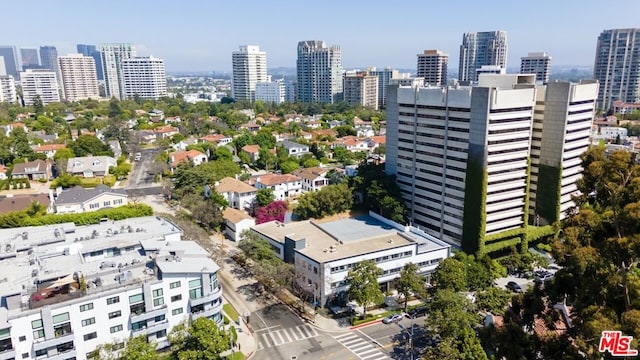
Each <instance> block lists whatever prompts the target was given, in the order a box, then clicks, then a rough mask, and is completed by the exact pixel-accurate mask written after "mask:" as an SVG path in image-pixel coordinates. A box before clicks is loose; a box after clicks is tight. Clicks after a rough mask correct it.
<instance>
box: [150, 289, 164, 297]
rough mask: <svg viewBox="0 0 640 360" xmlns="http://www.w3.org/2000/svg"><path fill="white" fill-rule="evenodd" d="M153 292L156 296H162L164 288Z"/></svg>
mask: <svg viewBox="0 0 640 360" xmlns="http://www.w3.org/2000/svg"><path fill="white" fill-rule="evenodd" d="M152 294H153V297H154V298H155V297H158V296H162V288H160V289H155V290H153V292H152Z"/></svg>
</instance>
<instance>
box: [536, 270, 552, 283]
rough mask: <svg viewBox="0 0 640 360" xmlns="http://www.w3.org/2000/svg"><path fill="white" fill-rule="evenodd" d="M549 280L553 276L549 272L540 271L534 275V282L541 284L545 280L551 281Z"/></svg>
mask: <svg viewBox="0 0 640 360" xmlns="http://www.w3.org/2000/svg"><path fill="white" fill-rule="evenodd" d="M551 278H553V274H552V273H550V272H549V271H540V272H537V273H536V278H535V280H534V281H535V282H537V283H539V284H542V283H544V282H545V281H547V280H551Z"/></svg>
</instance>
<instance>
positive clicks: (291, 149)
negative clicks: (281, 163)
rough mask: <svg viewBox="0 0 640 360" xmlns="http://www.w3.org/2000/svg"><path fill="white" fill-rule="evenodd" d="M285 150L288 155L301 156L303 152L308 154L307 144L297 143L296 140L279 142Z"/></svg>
mask: <svg viewBox="0 0 640 360" xmlns="http://www.w3.org/2000/svg"><path fill="white" fill-rule="evenodd" d="M279 145H280V146H282V147H284V148H285V150H287V154H288V155H289V156H295V157H297V158H301V157H302V156H303V155H304V154H309V145H302V144H298V143H297V142H293V141H289V140H285V141H283V142H281V143H280V144H279Z"/></svg>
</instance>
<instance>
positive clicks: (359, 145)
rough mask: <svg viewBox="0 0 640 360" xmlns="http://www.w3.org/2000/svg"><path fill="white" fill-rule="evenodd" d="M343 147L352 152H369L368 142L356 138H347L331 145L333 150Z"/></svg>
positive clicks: (342, 138)
mask: <svg viewBox="0 0 640 360" xmlns="http://www.w3.org/2000/svg"><path fill="white" fill-rule="evenodd" d="M337 147H343V148H345V149H347V150H348V151H351V152H358V151H368V150H369V144H368V143H367V142H366V141H363V140H360V139H358V138H357V137H355V136H345V137H341V138H340V139H337V140H336V141H334V142H333V143H332V144H331V148H332V149H335V148H337Z"/></svg>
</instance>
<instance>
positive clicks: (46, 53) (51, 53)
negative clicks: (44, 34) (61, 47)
mask: <svg viewBox="0 0 640 360" xmlns="http://www.w3.org/2000/svg"><path fill="white" fill-rule="evenodd" d="M40 65H42V68H43V69H48V70H51V71H53V72H55V73H56V74H57V73H58V49H56V47H55V46H40Z"/></svg>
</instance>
